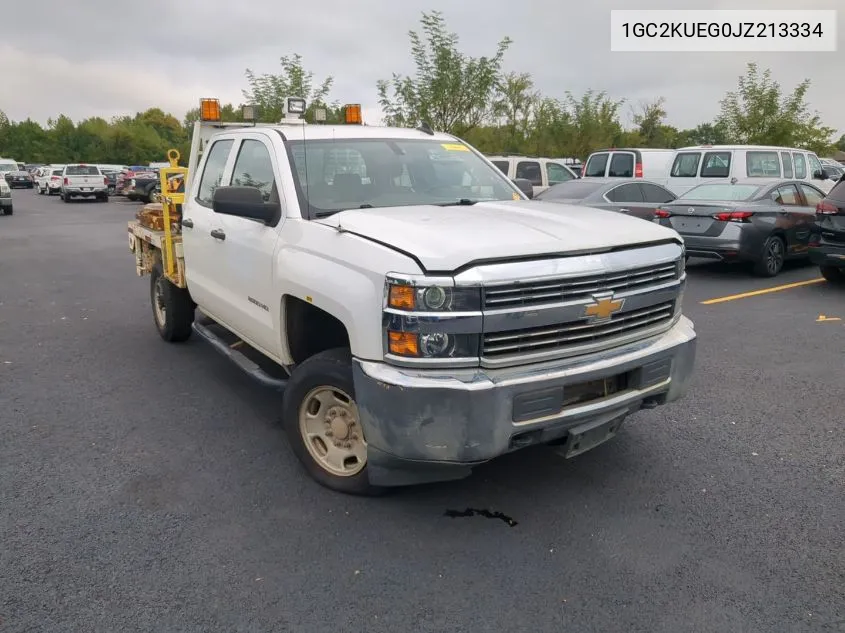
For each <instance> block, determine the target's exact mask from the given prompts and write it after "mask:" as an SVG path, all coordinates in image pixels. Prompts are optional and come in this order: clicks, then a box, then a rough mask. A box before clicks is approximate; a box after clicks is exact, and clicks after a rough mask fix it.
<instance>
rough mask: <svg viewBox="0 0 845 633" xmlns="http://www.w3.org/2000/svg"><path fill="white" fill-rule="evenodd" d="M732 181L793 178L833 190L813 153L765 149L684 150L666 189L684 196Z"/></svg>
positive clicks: (709, 147)
mask: <svg viewBox="0 0 845 633" xmlns="http://www.w3.org/2000/svg"><path fill="white" fill-rule="evenodd" d="M731 178H738V179H740V180H744V179H746V178H755V179H756V178H786V179H792V178H794V179H795V180H803V181H804V182H806V183H810V184H812V185H815V186H816V187H818V188H819V189H821V190H822V191H830V188H831V187H832V186H833V182H832V181H830V180H828V179H827V174H826V173H825V171H824V169H823V168H822V164H821V162H819V158H818V156H816V155H815V154H814V153H813V152H808V151H807V150H803V149H795V148H790V147H770V146H766V145H698V146H695V147H683V148H681V149H679V150H677V151H676V152H675V154H674V157H673V159H672V162H671V165H670V168H669V172H668V178H667V179H666V182H665V185H666V187H667V188H668V189H670V190H672V191H674V192H675V193H676V194H678V195H682V194H683V193H684V192H685V191H689V190H690V189H692V188H693V187H695V186H696V185H700V184H702V183H704V182H718V181H722V182H730V180H731ZM661 182H662V181H661Z"/></svg>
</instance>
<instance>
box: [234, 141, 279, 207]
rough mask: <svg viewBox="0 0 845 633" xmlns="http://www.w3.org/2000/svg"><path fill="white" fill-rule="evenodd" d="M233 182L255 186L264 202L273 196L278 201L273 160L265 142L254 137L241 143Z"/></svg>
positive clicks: (238, 185) (242, 185)
mask: <svg viewBox="0 0 845 633" xmlns="http://www.w3.org/2000/svg"><path fill="white" fill-rule="evenodd" d="M232 184H233V185H234V186H236V187H255V188H256V189H258V190H259V191H260V192H261V195H262V196H263V198H264V202H268V201H270V199H271V197H275V198H276V200H273V202H276V201H278V190H277V189H276V176H275V174H274V173H273V161H272V160H271V159H270V152H269V151H267V146H266V145H264V143H262V142H261V141H256V140H253V139H246V140H244V142H243V143H241V148H240V150H239V151H238V158H237V159H236V160H235V168H234V169H233V170H232Z"/></svg>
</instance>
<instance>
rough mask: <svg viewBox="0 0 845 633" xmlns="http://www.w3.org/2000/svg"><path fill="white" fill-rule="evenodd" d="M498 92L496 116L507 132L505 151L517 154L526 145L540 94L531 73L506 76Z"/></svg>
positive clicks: (494, 105)
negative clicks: (536, 89) (535, 88)
mask: <svg viewBox="0 0 845 633" xmlns="http://www.w3.org/2000/svg"><path fill="white" fill-rule="evenodd" d="M498 92H499V95H498V99H497V100H496V102H495V103H494V104H493V108H494V114H495V115H496V116H497V117H498V118H499V120H500V122H501V124H503V125H504V128H505V129H506V131H507V132H506V134H507V141H506V142H507V146H506V147H505V150H506V151H508V152H516V151H519V148H520V146H522V145H524V143H525V139H526V137H527V135H528V131H529V128H530V127H531V123H532V120H531V117H532V114H533V110H534V107H535V105H536V104H537V101H538V100H539V99H540V93H539V92H537V91H535V90H534V81H533V80H532V79H531V75H530V74H529V73H508V74H506V75H505V76H504V77H503V78H502V81H501V82H500V84H499V90H498Z"/></svg>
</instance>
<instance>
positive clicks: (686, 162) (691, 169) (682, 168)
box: [670, 152, 701, 178]
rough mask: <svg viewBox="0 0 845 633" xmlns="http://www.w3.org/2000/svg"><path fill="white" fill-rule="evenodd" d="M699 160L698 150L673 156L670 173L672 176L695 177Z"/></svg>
mask: <svg viewBox="0 0 845 633" xmlns="http://www.w3.org/2000/svg"><path fill="white" fill-rule="evenodd" d="M700 162H701V154H700V153H699V152H689V153H686V152H685V153H683V154H678V155H677V156H675V162H674V163H672V171H671V172H670V175H671V176H672V177H673V178H695V177H696V176H697V175H698V164H699V163H700Z"/></svg>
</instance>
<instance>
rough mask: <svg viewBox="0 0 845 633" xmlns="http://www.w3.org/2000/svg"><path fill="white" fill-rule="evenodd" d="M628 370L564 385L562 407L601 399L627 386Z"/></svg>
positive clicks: (623, 389)
mask: <svg viewBox="0 0 845 633" xmlns="http://www.w3.org/2000/svg"><path fill="white" fill-rule="evenodd" d="M629 379H630V372H628V373H624V374H617V375H616V376H610V377H608V378H599V379H598V380H589V381H587V382H580V383H575V384H573V385H566V386H565V387H564V388H563V407H564V408H569V407H573V406H576V405H580V404H587V403H590V402H593V401H594V400H602V399H603V398H607V397H608V396H612V395H614V394H617V393H619V392H620V391H625V390H626V389H627V388H628V382H629Z"/></svg>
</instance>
